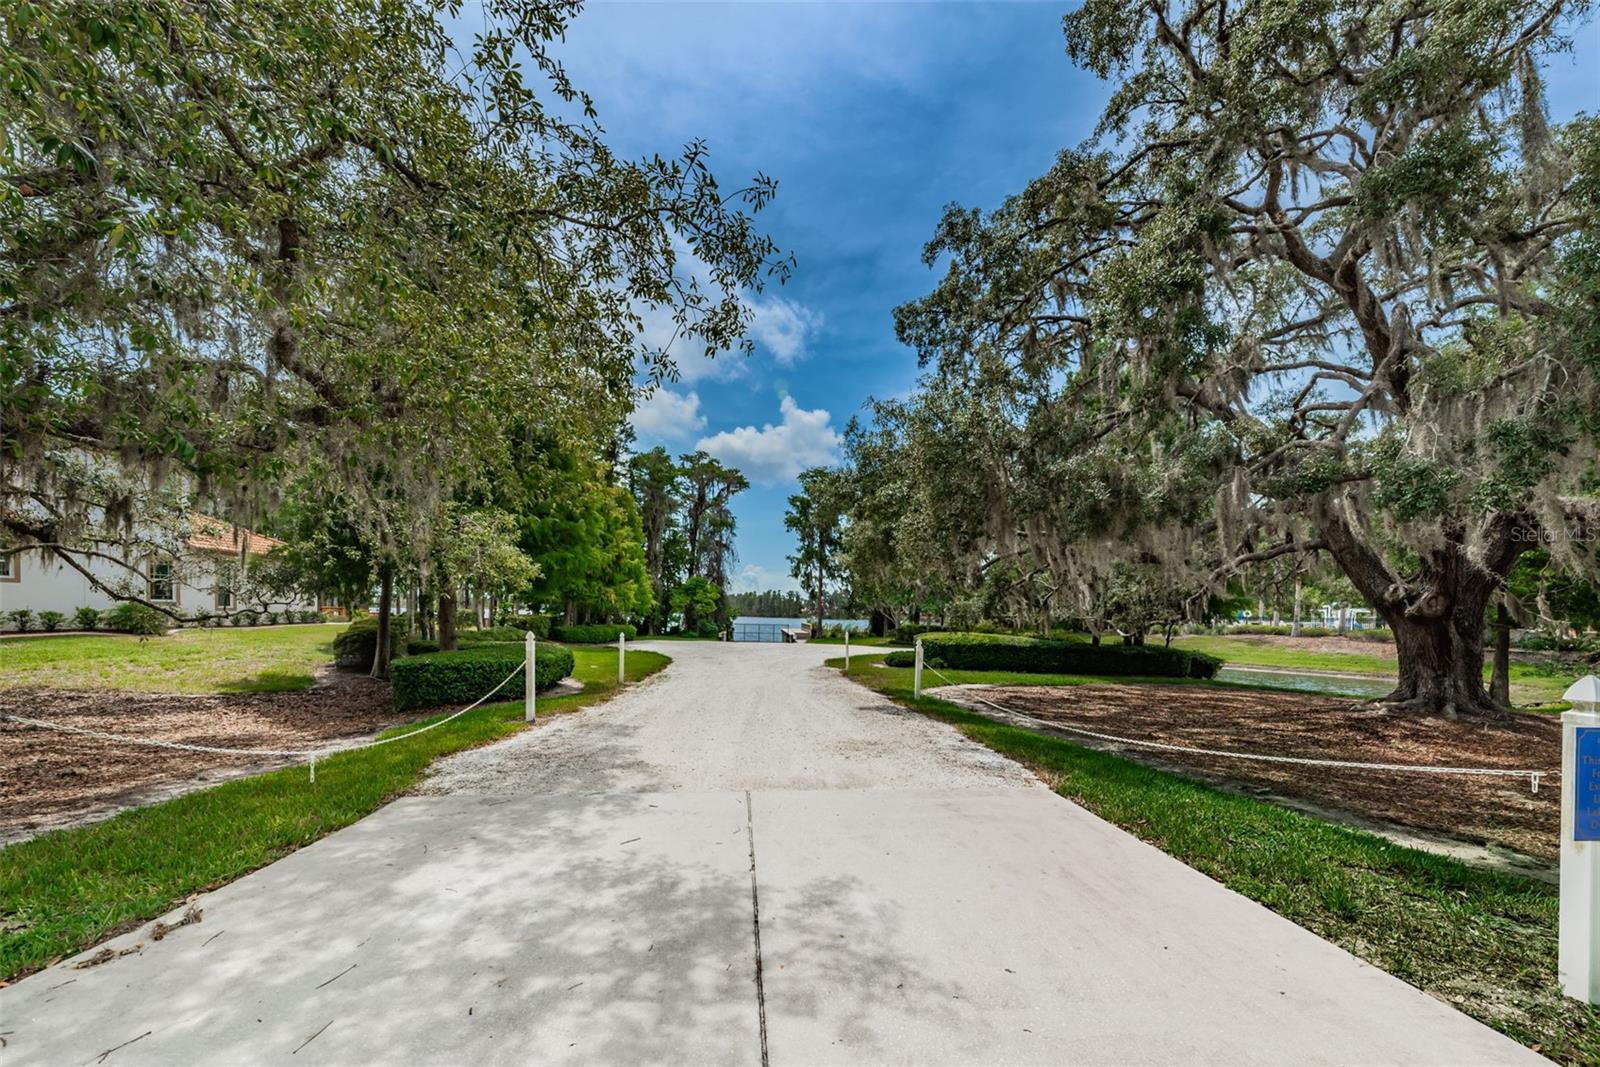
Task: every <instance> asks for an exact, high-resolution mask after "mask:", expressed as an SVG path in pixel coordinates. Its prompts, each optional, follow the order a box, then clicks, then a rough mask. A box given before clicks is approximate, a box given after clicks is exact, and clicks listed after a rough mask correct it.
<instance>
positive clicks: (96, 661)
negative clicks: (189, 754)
mask: <svg viewBox="0 0 1600 1067" xmlns="http://www.w3.org/2000/svg"><path fill="white" fill-rule="evenodd" d="M343 629H344V627H343V625H337V624H332V623H310V624H307V625H303V626H299V625H297V626H259V627H242V626H241V627H237V628H235V627H224V628H220V629H214V630H207V629H190V630H176V631H174V632H172V633H170V634H168V635H166V636H165V637H145V638H140V637H133V636H130V635H128V634H83V635H78V634H72V635H68V636H64V637H24V638H11V639H7V640H3V641H0V686H19V685H28V686H34V685H36V686H45V687H48V688H52V689H127V690H133V691H137V692H143V693H276V692H284V691H288V690H296V689H307V688H310V686H311V682H312V672H313V671H314V670H315V669H316V668H317V667H318V666H320V665H321V664H324V663H328V662H331V661H332V659H333V638H334V636H335V635H336V634H338V633H339V631H341V630H343Z"/></svg>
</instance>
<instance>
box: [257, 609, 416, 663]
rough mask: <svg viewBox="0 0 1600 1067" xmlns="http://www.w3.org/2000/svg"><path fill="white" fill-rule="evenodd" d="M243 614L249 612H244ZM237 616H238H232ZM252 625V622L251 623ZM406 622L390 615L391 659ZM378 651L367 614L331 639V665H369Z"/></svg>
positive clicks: (373, 622)
mask: <svg viewBox="0 0 1600 1067" xmlns="http://www.w3.org/2000/svg"><path fill="white" fill-rule="evenodd" d="M245 614H250V613H249V612H246V613H245ZM234 617H235V618H238V617H239V616H234ZM252 625H253V624H252ZM406 627H407V623H406V622H405V621H404V620H402V619H396V618H395V617H394V616H392V615H391V616H390V621H389V656H390V658H391V659H392V658H393V657H395V656H396V655H398V654H399V652H400V649H401V644H400V638H401V635H402V634H403V633H405V631H406ZM377 651H378V620H377V619H376V618H374V617H373V616H371V615H369V616H367V617H366V618H364V619H357V620H356V621H355V622H353V623H351V624H350V625H349V626H348V627H346V628H345V630H344V632H343V633H341V634H339V635H338V636H337V637H335V638H334V639H333V665H334V666H335V667H371V666H372V657H373V654H374V653H376V652H377Z"/></svg>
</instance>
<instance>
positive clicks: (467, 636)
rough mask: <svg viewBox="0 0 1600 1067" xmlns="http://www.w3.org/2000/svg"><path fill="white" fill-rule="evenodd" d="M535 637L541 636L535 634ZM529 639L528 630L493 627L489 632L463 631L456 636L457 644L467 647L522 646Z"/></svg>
mask: <svg viewBox="0 0 1600 1067" xmlns="http://www.w3.org/2000/svg"><path fill="white" fill-rule="evenodd" d="M533 636H534V637H538V636H539V635H538V634H537V633H535V634H534V635H533ZM526 638H527V631H526V630H519V629H517V628H516V627H515V626H491V627H490V628H489V629H487V630H462V631H461V632H459V633H457V634H456V644H458V645H461V646H463V647H465V646H467V645H511V644H516V645H520V644H522V642H523V641H524V640H525V639H526Z"/></svg>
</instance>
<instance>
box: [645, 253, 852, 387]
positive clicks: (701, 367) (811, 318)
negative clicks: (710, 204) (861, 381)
mask: <svg viewBox="0 0 1600 1067" xmlns="http://www.w3.org/2000/svg"><path fill="white" fill-rule="evenodd" d="M672 242H673V249H674V251H675V252H676V253H677V257H678V258H677V266H676V268H675V273H676V274H677V276H678V278H679V279H680V280H681V281H682V282H683V283H684V284H685V285H686V286H687V285H692V286H694V287H695V288H697V289H699V290H700V292H701V293H703V294H705V295H706V296H707V297H708V298H714V297H715V296H716V295H717V294H718V292H719V289H718V285H717V281H716V275H715V273H714V272H713V271H712V270H711V268H710V267H709V266H707V265H706V261H705V260H703V259H701V258H700V257H699V256H697V255H695V254H694V250H693V249H691V248H690V247H689V245H688V243H687V242H685V241H684V240H683V239H682V238H681V237H678V236H674V237H673V239H672ZM739 299H740V300H741V301H742V302H743V304H744V306H745V309H746V310H747V311H748V312H749V316H750V325H749V329H748V333H749V336H750V338H751V340H753V341H755V343H756V349H755V351H756V354H757V355H758V356H759V355H762V354H766V355H769V356H771V358H772V360H773V361H774V362H775V363H777V364H779V365H780V366H784V367H792V366H793V365H794V363H795V361H796V360H798V359H801V358H803V357H804V356H805V355H806V345H807V343H808V342H809V341H810V340H811V338H812V336H813V335H814V334H815V333H816V332H817V330H819V329H821V327H822V313H821V312H819V311H814V310H812V309H811V308H808V307H806V306H805V305H804V304H801V303H799V302H798V301H795V300H790V299H788V298H787V297H784V296H780V295H778V294H777V293H771V294H767V293H757V292H752V291H751V290H748V289H746V290H744V291H742V292H741V293H740V295H739ZM634 312H635V313H636V314H637V315H638V316H639V321H640V323H641V324H642V326H641V329H640V330H639V334H638V337H637V341H638V343H639V345H640V346H641V347H643V348H647V349H650V350H653V351H664V352H666V353H667V355H668V356H670V357H671V358H672V361H673V363H674V364H675V365H676V366H677V370H678V381H681V382H686V383H692V382H700V381H722V382H725V381H730V380H732V379H734V378H738V377H741V376H742V375H744V374H746V373H747V372H748V371H749V369H750V360H749V359H748V358H746V357H745V355H744V353H742V352H739V351H728V350H722V351H718V352H716V353H715V354H714V355H712V356H707V355H706V350H705V342H704V341H702V340H701V339H700V338H698V337H686V336H684V335H683V334H682V332H681V330H680V329H679V326H678V323H677V321H676V320H675V319H674V318H673V312H672V309H671V308H670V307H650V306H648V305H646V304H643V303H640V304H636V305H635V307H634Z"/></svg>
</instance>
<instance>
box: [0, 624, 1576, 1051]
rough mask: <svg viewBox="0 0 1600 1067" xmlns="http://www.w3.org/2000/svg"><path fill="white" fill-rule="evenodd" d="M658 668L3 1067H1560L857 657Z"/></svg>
mask: <svg viewBox="0 0 1600 1067" xmlns="http://www.w3.org/2000/svg"><path fill="white" fill-rule="evenodd" d="M662 648H663V651H666V652H668V653H669V654H670V655H672V656H673V657H675V662H674V664H673V665H672V666H671V667H670V668H668V670H667V671H665V672H664V673H662V674H661V675H658V676H657V677H656V678H655V679H653V680H651V681H649V682H646V683H644V684H642V685H640V686H638V687H636V688H634V689H633V690H631V691H630V692H628V693H627V694H625V695H623V696H622V697H619V698H618V699H617V700H615V701H613V702H611V703H610V704H608V705H606V706H604V707H602V708H597V709H592V710H590V711H587V712H584V713H582V714H581V715H573V716H567V717H564V718H561V719H557V720H554V721H553V722H550V723H548V724H546V725H542V726H540V727H539V728H538V729H537V730H534V731H530V732H525V733H523V734H520V735H518V736H517V737H515V738H512V739H510V740H508V741H506V742H503V743H501V744H498V745H495V746H493V747H490V748H486V749H479V750H476V751H473V752H469V753H463V754H461V755H458V756H455V757H452V758H451V759H448V760H445V761H443V762H442V763H441V764H440V765H439V766H438V767H437V768H436V770H435V773H434V775H433V776H432V778H431V779H430V780H429V782H428V785H427V787H426V792H425V795H421V796H416V797H409V798H406V799H404V800H401V801H399V802H397V803H395V804H392V805H390V806H389V807H387V808H385V809H383V810H382V811H380V812H378V813H377V814H375V815H373V816H371V817H370V818H367V819H365V820H363V821H362V822H360V823H358V824H356V825H355V826H352V827H350V828H348V829H346V830H343V831H341V832H339V833H336V834H333V835H331V836H330V837H328V838H325V839H324V840H322V841H320V842H318V843H317V844H315V845H312V846H311V847H309V848H306V849H303V850H301V851H300V852H297V853H295V854H294V855H292V856H290V857H288V858H287V859H284V860H283V861H281V862H279V863H277V864H274V865H273V866H271V867H269V868H266V869H265V870H262V871H259V872H257V873H256V874H253V875H250V876H249V877H246V878H243V879H241V880H239V881H238V882H235V883H234V884H232V885H229V886H226V887H224V888H222V889H220V890H218V891H216V892H214V893H211V894H208V895H207V896H206V897H205V898H204V899H203V900H201V901H200V902H199V906H200V907H202V908H203V909H204V921H203V922H201V923H199V924H195V925H191V926H187V927H184V928H182V929H180V930H177V931H175V932H173V933H171V934H169V935H168V936H167V937H166V938H164V939H163V940H161V941H159V942H157V941H153V940H151V939H150V937H149V935H148V929H147V928H146V929H141V930H140V931H138V932H135V933H134V934H130V935H127V936H125V937H121V938H118V939H116V940H115V941H113V942H111V943H110V944H111V947H112V948H113V949H121V948H124V947H129V946H132V945H134V944H141V943H142V944H143V948H142V950H141V951H139V952H136V953H133V954H130V955H127V956H123V957H120V958H118V959H115V960H113V961H112V962H109V963H105V964H102V965H99V966H95V967H90V968H86V969H81V970H79V969H74V968H73V967H72V962H73V961H67V962H65V963H63V964H61V965H58V966H56V967H54V968H51V969H50V970H48V971H45V972H42V973H40V974H37V975H34V976H33V977H31V978H28V979H26V980H24V981H22V982H20V983H18V984H17V985H15V986H13V987H11V988H9V989H5V990H0V1032H3V1033H4V1034H5V1040H6V1041H7V1042H8V1047H7V1048H6V1050H5V1054H4V1061H5V1063H6V1064H7V1067H20V1065H22V1064H35V1063H48V1064H63V1063H90V1062H95V1063H100V1062H103V1063H106V1064H109V1065H113V1067H116V1065H121V1064H136V1063H151V1064H173V1063H261V1062H281V1063H290V1064H301V1063H313V1064H315V1063H326V1064H346V1063H379V1062H382V1063H395V1062H404V1063H518V1064H525V1063H537V1064H551V1063H639V1062H650V1063H695V1064H702V1063H731V1064H765V1063H771V1064H815V1063H919V1064H924V1063H941V1064H942V1063H1044V1062H1050V1063H1061V1062H1084V1063H1107V1062H1117V1063H1219V1064H1220V1063H1228V1064H1237V1063H1260V1064H1281V1063H1289V1062H1293V1063H1363V1064H1365V1063H1542V1062H1545V1061H1543V1060H1542V1059H1540V1058H1539V1057H1538V1056H1536V1055H1534V1054H1533V1053H1531V1052H1529V1051H1527V1050H1526V1049H1524V1048H1523V1047H1522V1046H1520V1045H1518V1044H1516V1043H1514V1042H1511V1041H1509V1040H1508V1039H1506V1038H1503V1037H1501V1036H1499V1035H1498V1034H1496V1033H1494V1032H1493V1031H1491V1030H1489V1029H1487V1028H1486V1027H1483V1026H1481V1025H1480V1024H1478V1023H1476V1022H1474V1021H1473V1020H1471V1019H1469V1018H1467V1017H1466V1016H1463V1015H1461V1014H1459V1013H1457V1012H1455V1011H1454V1010H1452V1009H1450V1008H1449V1007H1447V1006H1445V1005H1443V1004H1441V1003H1439V1002H1438V1001H1436V1000H1434V999H1433V998H1431V997H1428V996H1426V995H1424V994H1422V993H1421V992H1419V991H1417V990H1415V989H1413V988H1412V987H1410V986H1407V985H1405V984H1404V983H1402V982H1400V981H1398V980H1396V979H1394V978H1391V977H1390V976H1388V975H1386V974H1384V973H1383V972H1381V971H1378V970H1376V969H1374V968H1372V967H1369V966H1367V965H1366V964H1363V963H1361V962H1360V961H1358V960H1356V959H1355V958H1354V957H1352V956H1350V955H1348V954H1347V953H1345V952H1343V951H1341V950H1340V949H1337V948H1335V947H1333V946H1332V945H1329V944H1328V943H1326V942H1324V941H1322V940H1320V939H1318V938H1316V937H1314V936H1313V935H1311V934H1309V933H1307V932H1306V931H1304V930H1301V929H1300V928H1299V927H1296V926H1294V925H1293V924H1291V923H1289V922H1287V921H1285V920H1283V919H1280V918H1278V917H1277V916H1276V915H1274V914H1272V913H1271V912H1269V911H1267V910H1266V909H1264V908H1261V907H1259V906H1258V905H1256V904H1253V903H1251V902H1250V901H1248V900H1246V899H1244V898H1243V897H1240V896H1238V895H1237V894H1234V893H1232V892H1230V891H1228V890H1226V889H1224V888H1223V887H1222V886H1220V885H1218V884H1217V883H1215V882H1213V881H1211V880H1210V879H1208V878H1206V877H1204V876H1203V875H1201V874H1199V873H1197V872H1195V871H1193V870H1191V869H1189V868H1188V867H1185V866H1183V865H1182V864H1180V863H1178V862H1177V861H1175V860H1173V859H1171V858H1170V857H1168V856H1166V855H1164V854H1163V853H1161V852H1159V851H1157V850H1155V849H1153V848H1151V847H1149V846H1147V845H1145V844H1143V843H1142V842H1140V841H1138V840H1136V839H1135V838H1133V837H1131V836H1129V835H1127V834H1126V833H1123V832H1122V831H1120V830H1118V829H1116V828H1115V827H1113V826H1111V825H1110V824H1108V823H1105V822H1103V821H1102V820H1100V819H1098V818H1096V817H1095V816H1093V815H1090V814H1089V813H1087V812H1085V811H1083V810H1082V809H1080V808H1078V807H1076V806H1075V805H1073V804H1070V803H1068V802H1066V801H1064V800H1061V799H1059V798H1057V797H1055V796H1054V795H1053V794H1051V793H1050V792H1049V791H1048V790H1046V789H1044V788H1043V787H1042V786H1040V785H1039V784H1037V783H1036V782H1034V781H1033V780H1032V779H1031V778H1030V777H1029V776H1028V775H1027V774H1026V773H1024V772H1023V771H1022V770H1021V769H1020V768H1018V767H1017V766H1016V765H1014V764H1012V763H1010V762H1009V761H1007V760H1004V759H1001V758H999V757H997V756H995V755H994V754H993V753H991V752H989V751H988V750H987V749H984V748H982V747H980V746H978V745H975V744H972V743H970V742H968V741H966V740H965V739H963V738H962V737H960V735H958V734H956V733H955V732H954V731H953V730H950V729H948V728H946V727H944V726H941V725H939V724H937V723H934V722H932V721H930V720H927V719H925V718H922V717H920V716H916V715H913V714H909V713H906V712H904V711H901V710H900V709H898V708H896V707H894V706H893V705H890V704H887V703H886V702H884V701H882V700H881V699H879V698H878V697H877V696H875V695H874V694H872V693H870V692H868V691H866V690H864V689H861V688H859V687H857V686H855V685H853V684H852V683H849V682H846V681H844V680H843V679H842V678H840V677H839V676H838V675H837V673H836V672H833V671H830V670H828V669H827V668H824V667H822V666H821V662H822V660H823V659H824V658H826V657H827V656H830V655H835V654H837V652H838V650H837V649H836V648H828V647H825V646H824V647H808V646H804V645H722V644H701V643H671V644H666V645H663V646H662ZM108 1051H109V1055H102V1054H103V1053H107V1052H108Z"/></svg>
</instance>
